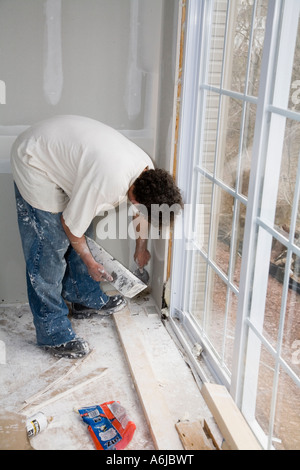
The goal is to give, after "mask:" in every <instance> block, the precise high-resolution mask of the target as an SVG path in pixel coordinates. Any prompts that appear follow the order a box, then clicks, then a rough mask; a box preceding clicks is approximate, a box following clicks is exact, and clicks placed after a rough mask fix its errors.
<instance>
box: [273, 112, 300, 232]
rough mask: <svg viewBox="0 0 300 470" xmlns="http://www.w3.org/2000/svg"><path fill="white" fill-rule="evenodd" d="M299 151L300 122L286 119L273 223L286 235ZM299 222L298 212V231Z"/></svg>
mask: <svg viewBox="0 0 300 470" xmlns="http://www.w3.org/2000/svg"><path fill="white" fill-rule="evenodd" d="M299 152H300V123H298V122H296V121H292V120H290V119H287V122H286V128H285V139H284V146H283V154H282V162H281V170H280V180H279V189H278V195H277V205H276V217H275V225H276V226H277V227H279V228H281V229H283V230H284V231H285V232H287V237H288V236H289V235H288V234H289V231H290V224H291V214H292V210H293V202H294V195H295V186H296V180H297V177H298V178H299V177H300V176H297V174H298V166H299V163H298V162H299ZM298 209H299V208H298ZM299 222H300V217H299V214H298V226H297V227H296V229H298V231H299V230H300V224H299ZM295 236H297V234H295Z"/></svg>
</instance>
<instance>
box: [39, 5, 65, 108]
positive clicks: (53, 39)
mask: <svg viewBox="0 0 300 470" xmlns="http://www.w3.org/2000/svg"><path fill="white" fill-rule="evenodd" d="M45 16H46V25H45V26H46V31H45V46H44V47H45V50H44V54H45V66H44V95H45V98H46V101H47V102H48V103H49V104H50V105H52V106H55V105H57V104H58V103H59V101H60V99H61V95H62V90H63V81H64V78H63V66H62V34H61V0H47V1H46V3H45Z"/></svg>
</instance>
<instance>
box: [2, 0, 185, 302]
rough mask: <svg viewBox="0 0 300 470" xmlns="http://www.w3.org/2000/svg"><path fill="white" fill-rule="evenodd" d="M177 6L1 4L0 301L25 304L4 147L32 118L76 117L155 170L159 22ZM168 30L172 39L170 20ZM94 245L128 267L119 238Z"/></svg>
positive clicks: (30, 0) (142, 0)
mask: <svg viewBox="0 0 300 470" xmlns="http://www.w3.org/2000/svg"><path fill="white" fill-rule="evenodd" d="M176 5H177V0H171V1H170V0H151V1H149V0H26V1H24V0H1V2H0V80H1V81H2V82H4V83H5V85H6V96H5V98H6V99H5V104H1V103H3V99H2V100H0V183H1V184H0V211H1V212H0V217H1V231H0V253H1V260H2V263H1V264H2V268H1V277H0V302H1V301H2V302H3V301H4V302H14V301H24V300H25V301H26V294H25V290H26V289H25V275H24V262H23V258H22V253H21V249H20V240H19V235H18V230H17V224H16V215H15V209H14V200H13V190H12V177H11V174H10V166H9V153H10V147H11V144H12V142H13V141H14V139H15V137H16V136H17V135H18V134H19V133H20V132H21V131H22V130H23V129H24V128H26V126H29V125H31V124H32V123H34V122H36V121H38V120H40V119H44V118H46V117H49V116H52V115H56V114H79V115H85V116H89V117H92V118H94V119H98V120H100V121H103V122H105V123H107V124H109V125H111V126H113V127H114V128H116V129H119V130H120V131H122V132H124V133H125V134H126V135H127V136H128V137H129V138H131V139H132V140H134V141H135V142H136V143H137V144H138V145H140V146H141V147H142V148H143V149H144V150H145V151H147V152H148V153H149V155H150V156H151V157H152V158H153V159H154V160H156V163H157V165H158V166H161V165H160V161H165V158H164V157H163V158H162V159H161V158H160V157H159V156H158V152H157V151H158V149H159V147H160V146H161V145H164V144H162V142H163V141H164V138H165V137H164V136H162V135H161V132H159V129H160V125H159V122H160V117H159V114H161V112H162V113H163V114H164V112H163V110H161V109H160V104H159V103H160V101H161V95H160V89H161V86H160V85H161V56H162V54H163V55H164V57H167V55H168V54H170V55H171V54H172V50H170V49H169V50H167V49H166V40H165V38H164V35H163V31H164V30H163V28H164V24H165V19H166V17H167V18H169V17H170V15H171V18H172V22H173V18H174V14H173V11H174V6H176ZM172 25H173V23H172ZM168 31H169V32H168V34H171V36H172V38H173V33H172V26H171V30H170V24H169V26H168ZM169 39H170V38H169ZM172 40H173V39H172ZM172 40H171V42H172ZM167 42H168V48H170V40H169V41H167ZM170 86H173V84H172V83H170ZM161 102H163V101H161ZM170 109H171V108H170ZM164 119H165V118H164ZM166 119H168V120H169V119H170V116H166ZM166 126H167V127H168V126H169V122H168V123H167V124H165V125H164V128H165V127H166ZM103 245H104V246H105V247H106V248H107V249H109V250H110V251H111V252H113V254H114V255H115V256H116V257H117V258H118V259H120V261H121V262H123V263H124V264H127V265H129V264H130V257H131V255H132V246H131V247H130V246H128V242H127V241H126V240H125V241H124V240H123V241H121V242H118V241H106V242H104V243H103ZM153 261H154V263H155V256H154V260H153ZM4 273H5V274H4Z"/></svg>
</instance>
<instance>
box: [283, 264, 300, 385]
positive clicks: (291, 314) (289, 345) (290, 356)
mask: <svg viewBox="0 0 300 470" xmlns="http://www.w3.org/2000/svg"><path fill="white" fill-rule="evenodd" d="M298 260H299V258H298ZM290 286H292V284H290ZM297 287H298V286H293V287H292V288H290V289H289V293H288V299H287V308H286V315H285V323H284V332H283V346H282V358H283V359H284V360H285V361H286V363H287V364H288V366H290V368H291V369H292V370H293V371H294V372H295V373H296V374H297V376H298V377H300V319H299V312H300V291H299V290H297Z"/></svg>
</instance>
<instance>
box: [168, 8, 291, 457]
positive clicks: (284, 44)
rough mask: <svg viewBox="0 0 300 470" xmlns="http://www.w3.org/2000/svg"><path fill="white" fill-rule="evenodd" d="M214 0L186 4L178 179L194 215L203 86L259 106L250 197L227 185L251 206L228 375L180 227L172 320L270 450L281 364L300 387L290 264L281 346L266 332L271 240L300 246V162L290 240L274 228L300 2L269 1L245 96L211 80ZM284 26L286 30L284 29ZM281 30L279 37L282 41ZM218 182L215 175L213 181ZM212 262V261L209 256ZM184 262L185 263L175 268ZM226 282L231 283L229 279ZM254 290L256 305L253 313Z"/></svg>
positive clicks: (195, 363)
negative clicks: (261, 395) (206, 325)
mask: <svg viewBox="0 0 300 470" xmlns="http://www.w3.org/2000/svg"><path fill="white" fill-rule="evenodd" d="M254 2H256V0H254ZM213 3H214V0H188V5H187V6H188V9H187V28H186V46H185V66H184V74H183V76H184V82H183V95H182V110H181V121H180V122H181V125H180V139H179V151H178V153H179V156H178V180H179V185H180V187H181V188H182V190H183V193H184V198H185V202H187V203H188V204H190V205H191V207H192V212H191V214H187V213H186V214H185V215H184V217H185V218H186V219H188V218H189V217H190V218H191V219H193V210H194V209H193V208H194V202H195V200H196V199H195V198H196V189H197V186H196V184H195V178H196V176H195V175H196V174H197V172H199V171H200V172H201V171H202V173H203V170H201V169H199V168H197V166H196V164H195V150H196V149H197V148H199V147H198V146H199V141H198V140H199V134H200V139H201V131H200V132H199V130H197V126H199V123H201V112H202V111H203V110H204V108H205V105H204V101H203V96H204V93H203V91H204V90H210V91H215V92H217V93H220V94H222V95H226V96H229V97H231V98H238V99H242V100H243V102H244V103H245V102H251V103H254V104H256V105H257V121H256V129H255V136H254V145H253V157H252V168H251V178H250V183H249V198H248V200H247V199H246V198H243V196H241V195H239V194H237V193H236V192H234V191H233V190H232V189H231V188H228V187H227V186H226V187H225V188H224V189H226V190H227V192H228V193H230V194H231V193H232V195H233V196H234V198H235V201H237V200H241V202H243V203H244V204H245V205H247V216H246V226H245V237H244V243H243V258H242V267H241V279H240V285H239V290H238V291H237V292H236V291H235V288H234V286H231V287H232V290H233V292H235V293H236V294H237V295H238V314H237V323H236V332H235V345H234V354H233V357H234V362H233V367H232V375H231V377H230V376H229V375H228V373H227V371H226V370H225V369H223V368H222V367H220V364H219V363H218V360H217V359H216V357H215V354H214V352H213V351H212V350H211V348H210V346H209V344H208V343H206V341H205V338H203V337H201V334H200V333H199V328H198V325H197V322H196V320H195V319H194V318H193V317H192V315H190V314H189V311H188V300H189V286H188V283H189V279H190V273H191V263H192V256H193V255H192V253H193V252H192V251H189V250H187V247H188V246H190V245H191V244H193V240H189V239H188V237H187V234H186V230H184V232H185V233H183V229H182V226H178V227H177V228H176V231H175V237H174V244H173V269H172V289H171V307H170V311H171V320H170V321H171V324H172V326H173V328H174V331H175V333H176V335H177V336H178V338H179V340H180V341H181V343H182V344H183V346H184V347H185V349H186V352H187V354H188V355H189V358H190V361H191V364H192V366H193V367H194V368H195V370H196V372H197V373H198V374H199V376H200V378H201V379H202V381H204V382H205V381H208V380H209V378H208V376H207V374H206V373H205V371H204V369H203V368H202V367H201V366H200V363H199V361H198V360H197V359H196V358H195V356H194V354H193V353H192V346H193V344H195V343H200V344H201V346H202V347H203V354H202V357H203V359H204V360H205V363H206V365H207V367H208V368H209V369H210V371H211V373H212V374H213V376H214V377H215V380H216V381H217V382H219V383H222V384H224V385H226V386H227V388H228V389H229V390H230V392H231V394H232V396H233V398H234V399H235V401H236V403H237V404H238V406H239V407H240V409H241V410H242V412H243V414H244V416H245V417H246V419H247V421H248V423H249V425H250V426H251V427H252V429H253V431H254V432H255V434H256V435H257V437H258V438H259V440H260V442H261V444H262V445H263V447H264V448H266V449H267V448H268V449H270V448H272V439H273V427H274V419H275V411H276V395H277V387H278V380H279V368H280V367H281V368H283V369H284V371H285V372H286V373H287V374H288V375H289V377H290V378H291V379H292V380H293V381H294V382H295V383H296V384H297V385H298V386H300V381H299V377H298V376H297V375H296V374H295V373H294V371H293V370H292V369H291V368H290V367H289V365H288V364H287V363H286V362H285V361H284V360H283V359H282V357H281V347H282V339H283V329H284V319H285V309H286V304H287V295H288V287H289V286H288V283H289V278H288V269H287V270H286V276H285V279H284V284H283V297H282V306H281V316H280V326H279V333H278V343H277V347H276V348H274V347H273V346H272V345H271V344H270V343H269V342H268V341H267V339H266V338H265V337H264V336H263V320H264V308H265V299H266V292H267V282H268V270H269V263H270V257H269V254H270V252H271V242H272V238H275V239H277V240H278V241H280V242H281V243H282V244H283V245H285V246H286V247H287V249H288V259H287V263H288V261H289V260H291V257H292V254H293V253H295V254H297V256H300V249H299V247H298V246H296V245H295V243H294V238H293V234H294V231H295V230H294V229H295V228H296V220H297V204H296V202H297V201H299V197H300V163H299V172H298V177H297V181H296V189H295V196H294V210H293V213H292V220H291V230H290V234H291V235H290V239H289V240H288V241H287V240H286V239H285V238H284V237H283V236H282V235H281V234H280V233H279V232H278V231H277V230H276V228H274V218H275V209H276V199H277V198H276V195H277V192H276V191H274V185H275V186H276V185H277V186H278V184H279V176H280V168H281V158H282V145H283V140H284V133H285V124H286V119H287V118H289V119H292V120H294V121H297V122H300V113H297V112H293V111H290V110H288V99H289V91H290V87H289V85H290V82H291V74H292V65H293V60H294V47H293V45H295V43H296V37H297V32H298V22H299V14H300V2H299V0H288V1H284V0H272V1H269V8H268V17H267V25H266V35H265V44H264V54H263V62H262V68H261V80H260V91H259V96H258V98H255V97H250V96H246V95H245V96H242V95H240V94H239V93H235V92H233V91H229V90H225V89H222V88H221V89H220V88H219V89H217V88H214V87H211V86H209V85H207V82H206V73H207V57H208V52H209V42H208V41H209V40H208V38H209V28H210V18H211V13H212V9H213ZM227 22H228V18H227ZM280 31H281V34H280V35H279V32H280ZM279 36H280V42H278V37H279ZM275 71H276V73H275ZM199 84H200V87H199ZM200 143H201V142H200ZM278 143H279V145H278ZM205 176H206V177H210V178H212V177H211V175H208V174H205ZM262 179H263V180H264V184H263V188H262V186H261V181H262ZM214 182H216V181H215V180H214ZM218 184H219V186H220V187H222V186H224V183H222V182H220V181H218ZM186 224H188V222H186ZM186 224H185V225H186ZM207 262H208V263H209V260H207ZM179 266H180V267H181V269H178V267H179ZM213 268H214V269H215V271H217V266H213ZM217 274H218V275H219V276H220V277H222V273H221V272H217ZM224 281H225V282H228V281H227V280H226V279H224ZM250 296H251V298H252V303H251V309H250V311H249V305H250ZM262 345H263V346H264V347H265V348H266V349H267V351H268V352H269V353H270V354H271V356H272V357H273V358H274V361H275V364H276V365H275V373H274V383H273V391H272V404H271V412H270V417H269V423H270V426H269V434H268V435H266V434H265V433H264V432H263V430H262V429H261V428H260V426H259V424H258V422H257V421H256V419H255V406H256V394H257V381H258V371H259V359H260V350H261V346H262Z"/></svg>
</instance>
